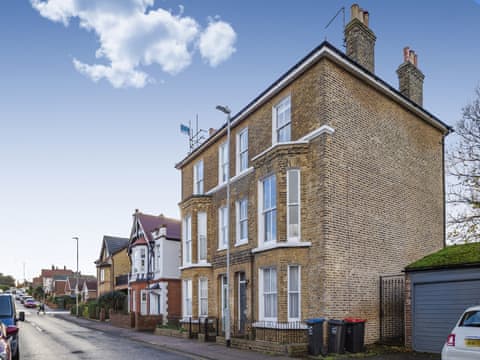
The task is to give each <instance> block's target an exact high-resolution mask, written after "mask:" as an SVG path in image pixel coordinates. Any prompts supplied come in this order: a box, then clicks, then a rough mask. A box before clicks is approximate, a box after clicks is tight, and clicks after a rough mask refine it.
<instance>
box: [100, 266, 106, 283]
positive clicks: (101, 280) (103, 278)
mask: <svg viewBox="0 0 480 360" xmlns="http://www.w3.org/2000/svg"><path fill="white" fill-rule="evenodd" d="M100 282H102V283H103V282H105V269H104V268H101V269H100Z"/></svg>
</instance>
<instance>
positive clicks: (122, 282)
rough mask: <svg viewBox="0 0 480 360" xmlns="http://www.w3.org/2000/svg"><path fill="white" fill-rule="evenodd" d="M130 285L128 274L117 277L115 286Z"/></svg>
mask: <svg viewBox="0 0 480 360" xmlns="http://www.w3.org/2000/svg"><path fill="white" fill-rule="evenodd" d="M121 285H128V274H125V275H118V276H116V277H115V286H121Z"/></svg>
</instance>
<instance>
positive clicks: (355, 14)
mask: <svg viewBox="0 0 480 360" xmlns="http://www.w3.org/2000/svg"><path fill="white" fill-rule="evenodd" d="M359 12H360V6H358V4H353V5H352V6H351V8H350V18H351V19H355V18H357V19H358V13H359Z"/></svg>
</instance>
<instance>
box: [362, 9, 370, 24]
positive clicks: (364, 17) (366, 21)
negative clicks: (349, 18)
mask: <svg viewBox="0 0 480 360" xmlns="http://www.w3.org/2000/svg"><path fill="white" fill-rule="evenodd" d="M369 19H370V15H369V13H368V11H365V12H364V13H363V23H364V24H365V25H367V26H368V23H369Z"/></svg>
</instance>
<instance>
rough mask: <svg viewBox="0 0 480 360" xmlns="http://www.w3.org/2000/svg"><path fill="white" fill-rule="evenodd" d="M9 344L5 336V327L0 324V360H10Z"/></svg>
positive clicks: (9, 341)
mask: <svg viewBox="0 0 480 360" xmlns="http://www.w3.org/2000/svg"><path fill="white" fill-rule="evenodd" d="M11 342H12V340H11V339H9V338H8V335H7V327H6V326H5V324H3V323H0V360H12V347H11V345H10V344H11Z"/></svg>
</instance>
